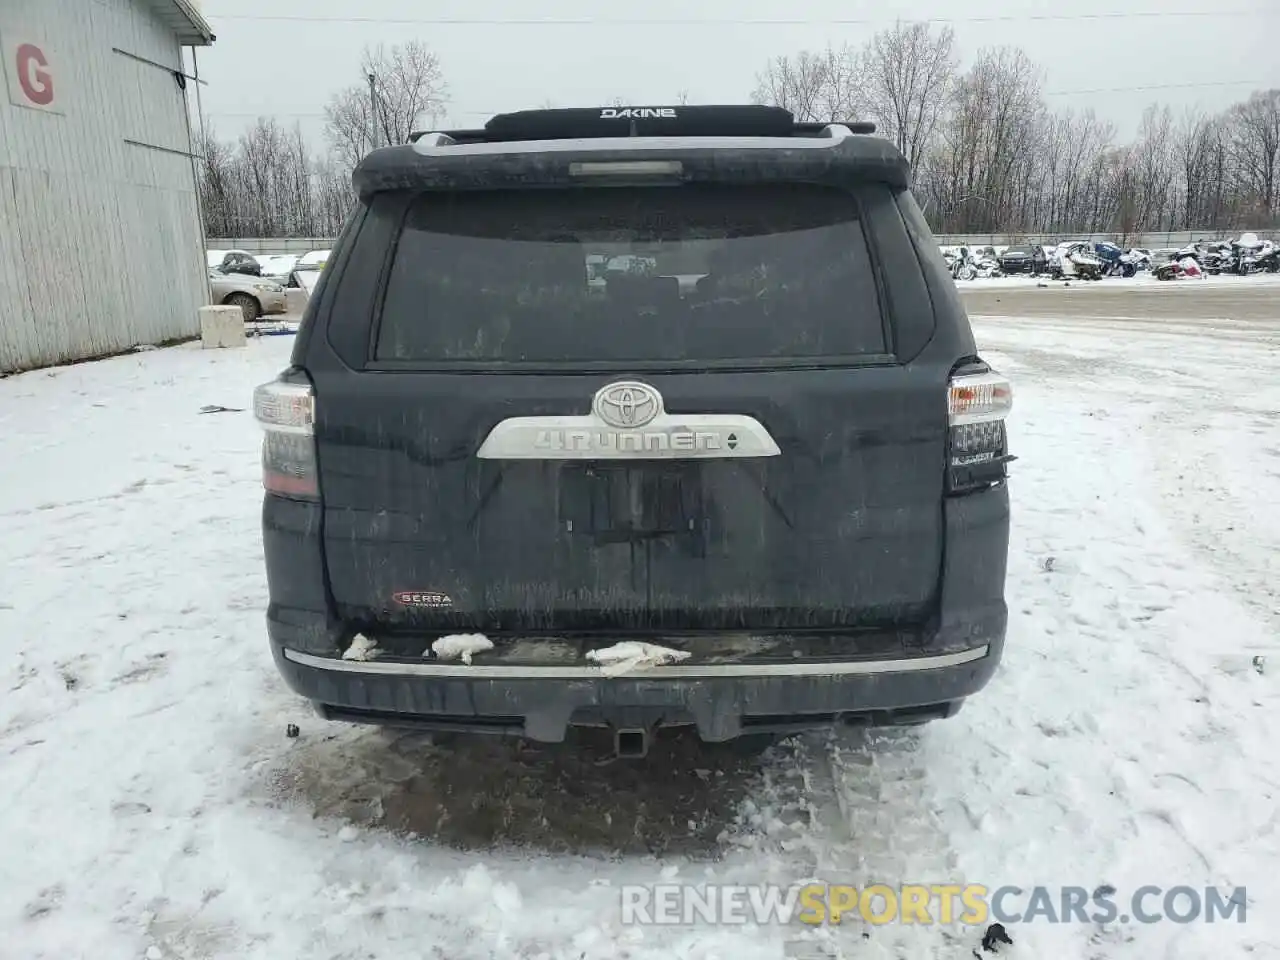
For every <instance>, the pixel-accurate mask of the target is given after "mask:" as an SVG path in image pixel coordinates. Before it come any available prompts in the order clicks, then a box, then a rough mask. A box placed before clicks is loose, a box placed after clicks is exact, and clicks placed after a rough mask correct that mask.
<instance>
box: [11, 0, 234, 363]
mask: <svg viewBox="0 0 1280 960" xmlns="http://www.w3.org/2000/svg"><path fill="white" fill-rule="evenodd" d="M212 42H213V34H212V32H211V31H210V29H209V25H208V23H206V22H205V20H204V18H203V17H202V16H201V15H200V13H199V11H198V10H197V9H196V7H195V6H194V5H193V3H192V0H0V56H2V57H3V60H4V64H3V67H4V71H3V72H4V79H3V80H0V373H7V372H11V371H14V370H23V369H28V368H32V367H39V366H47V365H50V364H55V363H62V362H66V361H69V360H79V359H85V358H90V357H99V356H103V355H106V354H110V353H113V352H117V351H121V350H127V349H128V348H130V347H132V346H135V345H137V344H142V343H161V342H164V341H167V340H173V339H178V338H181V337H187V336H192V335H195V334H196V333H197V332H198V331H199V319H198V314H197V311H198V309H199V308H200V307H201V306H203V305H204V304H206V303H208V290H209V288H208V276H207V272H206V267H205V256H204V239H203V230H202V225H201V217H200V208H199V202H198V193H197V187H196V168H195V165H194V161H193V159H192V156H191V154H192V152H193V150H192V137H191V131H190V126H189V113H188V110H187V95H188V93H189V92H194V85H193V83H192V81H191V80H190V78H188V77H187V76H186V72H187V71H186V70H185V69H184V61H183V47H184V46H207V45H209V44H210V43H212Z"/></svg>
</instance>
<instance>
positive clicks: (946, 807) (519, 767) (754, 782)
mask: <svg viewBox="0 0 1280 960" xmlns="http://www.w3.org/2000/svg"><path fill="white" fill-rule="evenodd" d="M1233 282H1234V281H1233ZM1277 316H1278V318H1280V309H1278V310H1277ZM975 328H976V330H977V333H978V335H979V339H980V343H981V345H982V348H983V350H984V351H985V353H986V354H987V355H988V357H989V358H990V359H991V360H992V361H993V362H995V363H996V364H997V365H998V366H999V367H1000V368H1001V369H1003V370H1005V371H1006V372H1007V373H1009V374H1010V375H1011V376H1012V377H1013V378H1014V380H1015V384H1016V387H1015V390H1016V392H1015V414H1014V417H1013V420H1012V423H1011V428H1010V429H1011V436H1012V440H1013V444H1014V447H1015V452H1016V453H1017V454H1018V455H1019V456H1020V458H1021V459H1020V460H1019V461H1018V462H1017V463H1015V464H1014V466H1013V474H1014V481H1013V487H1012V489H1013V496H1014V509H1015V514H1014V535H1013V544H1012V554H1011V559H1010V569H1009V600H1010V605H1011V616H1012V620H1011V625H1010V634H1009V645H1008V651H1007V654H1006V659H1005V665H1004V668H1003V670H1002V672H1001V673H1000V675H999V676H998V677H997V678H996V680H995V681H993V683H992V685H991V686H990V687H988V689H987V690H986V691H984V692H983V694H982V695H980V696H979V697H977V698H975V699H974V700H973V701H972V702H971V703H970V704H968V705H967V706H966V707H965V709H964V710H963V711H962V712H961V713H960V714H959V715H958V716H957V717H956V718H955V719H953V720H950V721H946V722H943V723H938V724H934V725H932V726H930V727H928V728H925V729H924V730H923V731H921V732H918V733H905V734H893V735H886V736H877V737H872V738H861V737H859V736H857V735H855V734H845V735H841V736H836V737H829V738H828V737H811V738H806V739H804V740H801V741H793V742H791V743H789V744H786V745H783V746H781V747H779V748H777V749H776V750H775V751H774V752H773V753H772V755H771V756H769V757H768V758H766V759H765V761H764V762H763V763H762V762H759V761H757V762H754V763H750V762H745V761H741V760H735V759H732V758H725V757H721V756H719V755H708V754H699V753H695V752H692V750H691V748H690V747H689V746H688V745H687V744H676V745H673V746H671V747H670V748H669V750H667V751H666V752H664V751H659V752H658V754H657V756H655V757H652V758H651V759H650V760H649V761H648V762H647V763H641V764H630V763H618V764H611V765H597V764H596V763H594V762H592V759H591V757H590V755H589V754H588V755H587V756H585V757H582V756H574V755H570V754H566V753H564V752H561V751H540V750H533V749H519V748H516V747H514V746H511V745H507V744H480V745H475V746H472V747H457V748H452V749H447V748H443V747H434V746H431V745H429V744H426V743H424V742H422V741H421V740H419V739H416V738H412V737H405V738H401V739H393V738H390V737H388V736H386V735H384V734H380V733H378V732H374V731H369V730H365V729H352V728H346V727H340V726H329V725H324V724H322V723H321V722H320V721H318V720H316V719H315V718H314V717H313V715H312V714H311V713H310V712H309V710H308V709H307V708H306V707H305V706H304V705H303V704H301V703H300V702H298V701H297V700H296V699H295V698H294V697H293V696H292V695H291V694H289V693H288V692H287V691H286V690H285V689H284V688H283V686H282V684H281V682H280V681H279V680H278V678H277V676H276V673H275V670H274V667H273V666H272V664H271V662H270V659H269V657H268V654H267V648H266V642H265V638H264V629H263V619H262V618H263V608H264V605H265V602H266V592H265V584H264V581H263V574H262V569H261V548H260V539H259V529H258V511H259V503H260V490H259V472H258V440H259V436H258V433H257V430H256V429H255V427H254V424H253V422H252V419H251V417H250V414H249V413H248V412H247V411H246V412H234V411H232V412H220V413H207V414H205V413H200V412H199V411H200V409H201V407H203V406H205V405H209V404H215V405H224V406H227V407H246V406H248V402H249V396H250V390H251V388H252V387H253V386H254V385H255V384H257V383H258V382H260V381H262V380H265V379H267V378H269V377H270V376H272V375H273V374H274V373H275V372H276V370H277V369H278V368H280V367H281V366H282V365H283V364H284V363H285V360H286V357H287V354H288V351H289V349H290V347H291V344H292V339H291V338H289V337H268V338H263V339H261V340H256V341H251V342H250V343H249V345H248V346H247V348H246V349H244V350H240V351H225V352H216V353H212V352H202V351H200V350H198V349H193V348H188V347H182V348H174V349H169V350H161V351H152V352H147V353H140V354H135V355H130V356H126V357H121V358H117V359H113V360H108V361H104V362H101V363H94V364H84V365H78V366H72V367H65V368H60V369H56V370H50V371H38V372H35V373H30V374H25V375H22V376H18V377H12V378H9V379H6V380H3V381H0V463H3V464H5V469H4V472H3V475H2V479H0V490H2V491H3V498H2V499H0V543H3V544H4V546H5V563H4V564H3V565H0V631H2V633H0V635H2V636H3V637H4V641H3V652H4V656H3V657H0V758H2V760H0V822H2V823H3V824H4V825H5V826H4V853H5V855H4V856H3V857H0V927H2V928H3V929H4V930H5V936H4V939H3V941H2V942H0V956H3V957H6V958H7V957H14V958H21V960H37V958H50V960H54V958H56V960H70V958H92V960H116V958H121V960H123V958H130V960H133V958H141V957H147V958H149V960H157V958H159V960H164V958H184V960H194V958H220V960H221V958H227V960H231V958H236V960H257V958H262V960H267V958H270V960H286V958H288V960H292V958H296V957H304V956H305V957H316V958H334V960H338V958H343V960H346V958H357V957H359V958H365V957H377V958H379V960H384V958H400V957H405V958H408V957H423V956H434V957H439V958H442V960H455V958H460V960H468V958H481V957H483V958H515V957H522V958H535V957H545V958H555V960H560V958H566V960H568V958H572V960H597V958H623V957H626V958H631V960H650V958H652V960H657V958H663V960H669V958H672V957H681V958H683V957H688V958H705V960H710V958H726V960H731V958H733V960H755V958H768V960H778V958H781V957H783V956H784V943H785V942H787V941H795V940H799V939H803V938H806V937H807V938H809V939H811V940H813V941H815V943H814V944H813V946H815V947H816V946H818V945H819V943H818V941H826V943H827V945H828V946H829V947H830V948H831V949H836V948H839V949H841V950H842V951H843V955H844V956H847V957H857V958H864V957H870V958H881V957H884V958H888V957H893V958H898V960H901V958H957V960H968V958H969V957H970V956H972V951H973V948H974V946H975V945H976V944H977V942H978V939H979V938H980V935H981V931H980V930H973V929H968V930H966V929H962V928H944V927H912V926H904V925H892V926H887V927H875V928H867V929H866V930H865V931H864V930H863V929H862V928H858V927H853V928H850V927H849V926H847V925H846V926H843V927H841V928H832V929H826V930H795V929H791V930H783V929H781V928H776V927H771V928H765V929H760V930H752V929H744V928H742V927H729V926H721V927H717V928H711V927H705V926H701V927H689V928H678V927H647V928H643V929H641V928H635V927H631V928H624V927H622V926H620V924H619V909H618V891H617V886H618V885H619V884H621V883H627V882H632V883H652V882H659V881H668V882H670V881H672V880H676V881H678V880H688V881H691V882H692V881H701V880H714V881H717V882H722V883H733V882H738V883H746V882H765V881H774V882H779V883H793V882H798V881H802V880H805V879H806V878H809V877H816V878H820V879H822V880H825V881H828V882H832V883H854V884H858V885H859V886H862V885H866V884H868V883H874V882H883V883H888V884H891V885H892V884H899V883H904V882H920V883H945V882H948V881H953V880H960V879H964V880H966V881H968V882H975V883H983V884H986V885H987V886H989V887H997V886H1001V885H1005V884H1011V885H1018V886H1021V887H1024V888H1028V887H1031V886H1032V885H1034V884H1036V883H1041V884H1046V885H1052V886H1055V887H1056V886H1063V885H1077V886H1084V887H1086V888H1089V889H1092V888H1094V887H1097V886H1098V885H1101V884H1110V885H1111V886H1113V887H1115V888H1116V889H1117V891H1119V897H1118V898H1119V899H1120V900H1121V901H1123V898H1124V897H1125V896H1126V895H1128V894H1130V893H1132V892H1133V891H1134V890H1136V888H1138V887H1140V886H1143V885H1146V884H1158V885H1162V886H1165V887H1171V886H1174V885H1179V884H1187V885H1191V886H1197V887H1203V886H1205V885H1224V886H1241V885H1243V886H1246V887H1247V888H1248V890H1249V894H1250V902H1249V910H1248V914H1247V922H1246V923H1244V924H1237V923H1235V922H1230V923H1222V922H1219V923H1217V924H1214V925H1206V924H1203V923H1196V924H1191V925H1179V924H1175V923H1171V922H1165V923H1160V924H1152V925H1137V924H1133V925H1127V926H1124V925H1117V926H1108V927H1100V926H1097V925H1093V924H1083V923H1077V924H1069V925H1050V924H1043V923H1033V924H1030V925H1020V926H1015V927H1012V928H1011V929H1010V932H1011V934H1012V936H1013V939H1014V940H1015V941H1016V942H1015V945H1014V946H1013V947H1012V948H1006V951H1005V952H1004V953H1002V955H1004V956H1009V957H1014V958H1024V960H1031V958H1034V960H1073V958H1081V960H1084V958H1088V960H1122V958H1123V960H1150V958H1153V957H1166V958H1174V960H1190V958H1215V960H1217V958H1226V957H1243V956H1246V955H1248V956H1250V957H1252V958H1254V960H1265V958H1275V957H1280V920H1278V919H1277V915H1276V912H1275V904H1276V903H1277V901H1278V899H1280V832H1278V831H1277V826H1278V825H1280V800H1278V797H1277V789H1278V787H1280V784H1278V782H1277V781H1278V780H1280V773H1278V772H1277V766H1276V763H1275V757H1276V756H1277V752H1276V746H1275V744H1276V741H1277V739H1278V737H1280V685H1278V684H1277V682H1276V676H1277V671H1278V670H1280V657H1278V656H1277V655H1276V654H1277V652H1278V651H1277V650H1276V646H1277V640H1276V637H1277V631H1278V630H1280V566H1278V560H1277V558H1278V557H1280V520H1277V519H1276V518H1277V516H1280V512H1277V508H1278V507H1280V377H1278V376H1277V372H1278V371H1280V322H1277V323H1273V324H1270V325H1267V324H1263V323H1251V324H1246V325H1238V326H1232V325H1223V324H1218V325H1216V326H1215V325H1212V324H1198V323H1196V322H1193V321H1186V320H1182V321H1178V322H1177V323H1176V324H1169V325H1166V326H1164V327H1160V328H1158V329H1157V328H1156V327H1155V326H1154V325H1152V324H1147V325H1142V324H1126V323H1124V322H1107V321H1099V320H1088V321H1085V320H1078V319H1077V320H1072V319H1070V318H1062V319H1038V320H1020V321H1013V320H1002V319H999V318H983V319H978V320H976V321H975ZM1259 654H1262V655H1266V656H1268V657H1269V660H1268V661H1267V665H1266V666H1267V671H1266V672H1265V673H1264V674H1262V675H1260V674H1258V673H1257V672H1255V671H1254V670H1252V669H1249V668H1248V667H1247V664H1248V661H1249V658H1250V657H1252V656H1255V655H1259ZM1241 664H1245V665H1246V666H1245V667H1244V668H1241ZM291 723H293V724H297V725H298V726H299V727H300V731H301V732H300V735H299V736H298V737H296V738H289V737H287V736H286V732H285V731H286V725H288V724H291ZM864 932H865V934H866V937H865V938H864V936H863V933H864ZM790 950H791V954H792V955H795V953H796V948H795V947H794V945H793V947H792V948H790ZM979 953H980V954H981V951H979ZM982 955H983V956H986V954H982Z"/></svg>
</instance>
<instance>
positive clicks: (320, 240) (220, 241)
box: [209, 237, 335, 256]
mask: <svg viewBox="0 0 1280 960" xmlns="http://www.w3.org/2000/svg"><path fill="white" fill-rule="evenodd" d="M334 242H335V241H334V238H332V237H306V238H299V237H286V238H276V239H271V238H262V237H210V238H209V249H210V250H243V251H244V252H245V253H281V254H283V253H296V254H298V256H301V255H302V254H304V253H310V252H311V251H312V250H328V249H330V248H332V247H333V244H334Z"/></svg>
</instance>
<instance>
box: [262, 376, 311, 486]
mask: <svg viewBox="0 0 1280 960" xmlns="http://www.w3.org/2000/svg"><path fill="white" fill-rule="evenodd" d="M253 415H254V417H255V418H256V419H257V421H258V423H259V424H260V425H261V426H262V429H263V432H264V436H263V439H262V485H263V487H264V488H265V489H266V490H267V492H268V493H273V494H276V495H277V496H281V497H290V498H292V499H295V500H315V499H317V498H318V497H319V495H320V487H319V481H318V469H317V465H316V440H315V420H316V418H315V394H314V392H313V391H312V389H311V385H310V384H308V383H298V382H294V381H291V380H284V379H277V380H273V381H271V382H270V383H264V384H262V385H261V386H260V387H258V388H257V389H256V390H255V391H254V392H253Z"/></svg>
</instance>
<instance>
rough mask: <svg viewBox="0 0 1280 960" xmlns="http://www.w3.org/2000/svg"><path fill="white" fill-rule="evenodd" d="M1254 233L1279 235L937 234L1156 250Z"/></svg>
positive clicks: (950, 240) (950, 242) (965, 242)
mask: <svg viewBox="0 0 1280 960" xmlns="http://www.w3.org/2000/svg"><path fill="white" fill-rule="evenodd" d="M1250 232H1252V233H1256V234H1257V235H1258V236H1259V237H1263V238H1267V237H1280V230H1253V231H1248V230H1236V231H1234V232H1233V231H1227V232H1226V233H1223V232H1222V231H1221V230H1189V231H1188V230H1183V231H1177V232H1174V233H1139V234H1131V235H1130V236H1129V237H1128V238H1126V237H1124V236H1123V235H1122V234H1119V233H1081V234H1075V233H1072V234H1038V233H1037V234H1023V233H971V234H960V233H944V234H939V235H938V244H939V245H940V246H943V247H959V246H968V247H986V246H991V247H995V246H1008V245H1009V244H1012V243H1019V242H1035V243H1044V244H1050V243H1060V242H1062V241H1063V240H1110V241H1111V242H1112V243H1115V244H1118V245H1120V246H1122V247H1125V248H1131V247H1145V248H1147V249H1148V250H1157V249H1159V248H1160V247H1185V246H1186V245H1187V244H1189V243H1192V242H1194V241H1196V240H1231V239H1234V238H1235V237H1238V236H1240V234H1242V233H1250Z"/></svg>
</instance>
